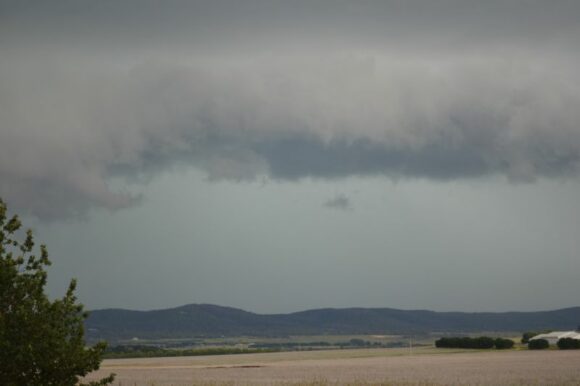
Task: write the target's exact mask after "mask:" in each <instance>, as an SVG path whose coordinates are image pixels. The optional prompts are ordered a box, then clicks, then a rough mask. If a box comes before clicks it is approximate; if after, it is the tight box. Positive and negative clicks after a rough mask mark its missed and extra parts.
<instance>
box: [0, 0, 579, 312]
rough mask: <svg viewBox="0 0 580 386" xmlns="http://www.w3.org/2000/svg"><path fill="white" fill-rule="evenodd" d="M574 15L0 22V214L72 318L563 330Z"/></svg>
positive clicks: (544, 9)
mask: <svg viewBox="0 0 580 386" xmlns="http://www.w3.org/2000/svg"><path fill="white" fill-rule="evenodd" d="M579 15H580V3H579V2H577V1H573V0H570V1H566V0H555V1H550V2H546V1H540V0H526V1H524V0H507V1H506V0H501V1H499V0H489V1H485V2H483V1H476V0H462V1H459V0H431V1H427V0H406V1H403V0H398V1H395V0H385V1H370V0H362V1H344V0H308V1H306V0H289V1H288V0H287V1H281V0H268V1H266V0H243V1H240V0H215V1H197V0H192V1H184V0H180V1H178V0H165V1H161V0H140V1H137V0H115V1H113V0H100V1H89V0H80V1H79V0H75V1H72V0H55V1H50V2H46V1H16V0H14V1H8V0H0V197H2V198H3V199H4V200H5V201H6V202H7V204H8V206H9V208H10V210H11V211H12V212H13V213H18V214H20V215H21V216H22V217H23V218H24V222H25V225H27V226H29V227H31V228H32V229H33V230H34V232H35V235H36V237H37V241H38V242H42V243H46V244H47V245H48V250H49V253H50V257H51V260H52V262H53V266H52V267H51V268H50V275H49V284H48V290H49V293H50V294H51V296H60V295H62V294H63V293H64V291H65V288H66V286H67V284H68V281H69V280H70V279H71V278H73V277H75V278H77V279H78V281H79V298H80V300H81V301H82V302H83V303H84V304H85V305H86V306H87V307H88V308H89V309H96V308H109V307H120V308H129V309H159V308H167V307H173V306H178V305H182V304H188V303H213V304H219V305H224V306H232V307H238V308H243V309H246V310H249V311H254V312H260V313H282V312H292V311H299V310H304V309H309V308H322V307H392V308H403V309H431V310H438V311H449V310H455V311H506V310H521V311H524V310H548V309H556V308H562V307H571V306H578V305H580V302H579V301H578V293H580V281H578V280H577V277H576V276H577V275H576V273H577V272H578V271H579V270H580V258H579V256H578V252H579V251H580V240H579V237H578V231H579V230H580V203H579V201H578V197H580V178H579V177H580V109H579V106H580V74H579V72H578V70H577V69H578V67H579V66H580V39H578V36H580V17H579Z"/></svg>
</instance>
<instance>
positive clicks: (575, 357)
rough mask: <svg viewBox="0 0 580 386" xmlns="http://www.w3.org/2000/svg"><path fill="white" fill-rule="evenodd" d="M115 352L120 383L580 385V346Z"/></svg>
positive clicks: (108, 366) (113, 364)
mask: <svg viewBox="0 0 580 386" xmlns="http://www.w3.org/2000/svg"><path fill="white" fill-rule="evenodd" d="M357 351H358V350H344V351H343V352H342V353H340V355H342V356H343V357H338V356H337V355H338V354H337V353H336V352H330V351H328V352H318V353H316V355H314V356H313V355H311V354H309V353H276V354H259V355H237V356H227V357H220V358H215V357H214V358H211V357H189V358H147V359H131V360H108V361H105V362H104V363H103V365H102V368H101V370H100V371H99V372H98V373H97V374H93V376H92V377H91V379H94V378H95V376H99V375H100V376H103V375H106V374H108V373H110V372H114V373H117V381H116V384H117V385H131V386H133V385H137V386H140V385H143V386H145V385H147V386H151V385H154V386H170V385H172V386H182V385H183V386H185V385H187V386H195V385H213V386H220V385H299V384H301V385H364V384H367V385H370V384H373V385H379V384H382V385H397V384H405V385H478V386H483V385H485V386H495V385H497V386H499V385H501V386H504V385H536V386H543V385H580V351H554V350H549V351H527V350H525V351H505V352H498V351H488V352H467V353H465V352H463V353H453V352H450V351H445V350H439V351H433V350H432V351H425V353H421V352H420V351H418V352H414V353H413V355H410V353H409V352H408V351H405V350H396V349H391V350H361V351H360V352H357Z"/></svg>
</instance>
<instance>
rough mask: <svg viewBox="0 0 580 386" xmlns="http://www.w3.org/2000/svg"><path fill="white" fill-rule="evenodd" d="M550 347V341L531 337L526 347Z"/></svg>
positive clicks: (534, 348) (540, 348)
mask: <svg viewBox="0 0 580 386" xmlns="http://www.w3.org/2000/svg"><path fill="white" fill-rule="evenodd" d="M548 347H550V342H548V341H547V340H546V339H532V340H530V341H529V343H528V348H529V349H530V350H543V349H546V348H548Z"/></svg>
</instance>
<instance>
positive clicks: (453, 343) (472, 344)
mask: <svg viewBox="0 0 580 386" xmlns="http://www.w3.org/2000/svg"><path fill="white" fill-rule="evenodd" d="M513 346H514V342H513V340H511V339H503V338H495V339H494V338H490V337H488V336H480V337H477V338H470V337H467V336H465V337H443V338H441V339H438V340H436V341H435V347H438V348H472V349H491V348H494V347H495V348H496V349H510V348H512V347H513Z"/></svg>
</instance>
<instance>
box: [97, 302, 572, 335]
mask: <svg viewBox="0 0 580 386" xmlns="http://www.w3.org/2000/svg"><path fill="white" fill-rule="evenodd" d="M579 324H580V307H574V308H566V309H561V310H555V311H539V312H498V313H491V312H485V313H466V312H435V311H425V310H398V309H392V308H344V309H331V308H329V309H316V310H309V311H302V312H295V313H290V314H274V315H263V314H255V313H252V312H247V311H243V310H240V309H236V308H230V307H221V306H216V305H210V304H190V305H185V306H181V307H176V308H170V309H164V310H154V311H129V310H123V309H105V310H96V311H92V312H91V313H90V316H89V318H88V319H87V321H86V327H87V337H88V338H89V339H90V340H95V339H108V340H116V339H129V338H132V337H135V336H137V337H140V338H186V337H187V338H191V337H199V336H204V337H210V336H240V335H248V336H285V335H311V334H312V335H314V334H317V335H321V334H385V333H391V334H392V333H420V332H472V331H525V330H542V329H574V328H576V327H577V326H578V325H579Z"/></svg>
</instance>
